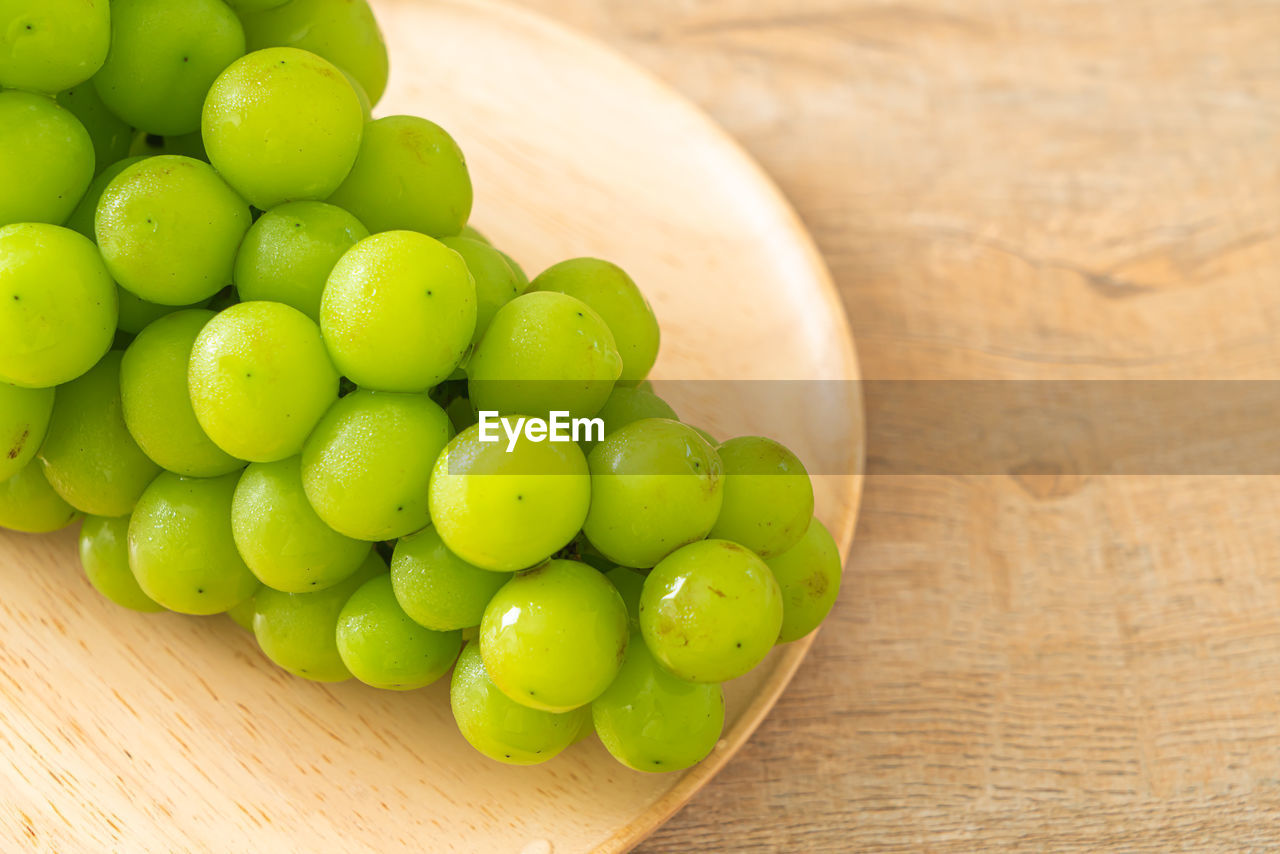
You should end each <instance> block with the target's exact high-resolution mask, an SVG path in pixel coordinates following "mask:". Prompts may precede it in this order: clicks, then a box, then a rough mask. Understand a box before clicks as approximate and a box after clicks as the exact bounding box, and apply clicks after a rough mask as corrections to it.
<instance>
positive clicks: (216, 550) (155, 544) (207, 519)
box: [129, 472, 259, 614]
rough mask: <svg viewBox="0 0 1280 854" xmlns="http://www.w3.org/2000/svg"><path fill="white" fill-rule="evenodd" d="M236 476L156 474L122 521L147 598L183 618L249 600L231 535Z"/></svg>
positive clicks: (251, 584)
mask: <svg viewBox="0 0 1280 854" xmlns="http://www.w3.org/2000/svg"><path fill="white" fill-rule="evenodd" d="M239 478H240V475H239V474H236V473H232V474H225V475H223V476H222V477H209V478H197V477H181V476H179V475H176V474H173V473H172V472H162V473H161V474H160V476H159V477H157V478H156V479H155V480H154V481H152V482H151V485H150V486H148V487H147V490H146V492H144V493H142V498H140V499H139V500H138V506H137V507H135V508H134V510H133V518H131V519H130V520H129V567H130V568H131V569H132V570H133V575H134V577H135V578H137V579H138V585H139V586H140V587H141V588H142V590H143V592H145V593H146V594H147V595H148V596H150V597H151V598H152V599H154V600H155V601H156V602H158V603H159V604H161V605H163V606H164V607H166V608H168V609H169V610H170V611H177V612H179V613H182V614H220V613H222V612H223V611H226V610H227V609H228V608H231V607H233V606H235V605H238V604H240V603H241V602H243V601H244V600H245V599H248V598H249V597H250V596H252V595H254V591H256V590H257V589H258V586H259V585H258V579H256V578H254V577H253V573H252V572H250V571H249V567H247V566H245V563H244V561H243V560H242V559H241V558H240V553H239V552H238V551H236V543H235V539H234V538H233V537H232V536H231V499H232V496H233V495H234V493H235V489H236V481H237V480H239Z"/></svg>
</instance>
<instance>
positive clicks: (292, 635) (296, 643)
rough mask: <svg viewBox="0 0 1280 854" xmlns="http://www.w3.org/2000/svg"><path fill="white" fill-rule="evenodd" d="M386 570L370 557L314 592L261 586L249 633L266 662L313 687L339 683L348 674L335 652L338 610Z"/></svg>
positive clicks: (373, 553)
mask: <svg viewBox="0 0 1280 854" xmlns="http://www.w3.org/2000/svg"><path fill="white" fill-rule="evenodd" d="M386 571H387V565H386V564H385V563H383V560H382V558H380V557H378V553H377V552H376V551H371V552H369V555H368V557H366V558H365V559H364V563H362V564H360V568H359V569H357V570H356V571H355V572H354V573H353V574H352V575H351V576H349V577H348V578H346V579H344V580H342V581H340V582H338V583H337V584H335V585H334V586H332V587H329V588H326V589H324V590H320V591H317V592H315V593H281V592H280V591H279V590H272V589H271V588H270V587H263V588H262V589H261V590H259V591H258V592H257V594H256V595H255V596H254V597H253V634H254V637H256V638H257V639H258V646H260V647H261V648H262V651H263V652H264V653H266V656H267V658H269V659H271V660H272V661H274V662H275V663H276V664H277V665H278V666H280V667H282V668H283V669H285V670H287V671H289V672H290V673H292V674H293V675H295V676H301V677H303V678H304V679H312V680H314V681H316V682H343V681H345V680H347V679H350V678H351V671H350V670H348V669H347V666H346V665H345V664H343V663H342V656H341V654H340V653H339V652H338V638H337V633H338V616H339V615H340V614H341V613H342V606H344V605H346V604H347V600H348V599H350V598H351V594H352V593H355V592H356V591H357V590H359V589H360V587H361V586H362V585H363V584H364V583H365V582H366V581H368V580H369V579H371V578H374V577H377V576H381V575H384V574H385V573H386Z"/></svg>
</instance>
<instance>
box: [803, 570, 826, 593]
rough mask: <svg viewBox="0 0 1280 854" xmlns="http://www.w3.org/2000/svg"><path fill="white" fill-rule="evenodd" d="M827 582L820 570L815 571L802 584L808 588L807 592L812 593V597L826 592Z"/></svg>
mask: <svg viewBox="0 0 1280 854" xmlns="http://www.w3.org/2000/svg"><path fill="white" fill-rule="evenodd" d="M828 584H829V582H828V581H827V577H826V576H825V575H823V574H822V573H821V572H815V573H814V574H813V575H811V576H809V577H808V578H807V579H806V580H805V583H804V586H805V587H808V588H809V592H810V593H812V594H813V596H814V598H818V597H820V596H822V594H824V593H826V592H827V585H828Z"/></svg>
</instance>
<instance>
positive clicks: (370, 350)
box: [320, 231, 476, 391]
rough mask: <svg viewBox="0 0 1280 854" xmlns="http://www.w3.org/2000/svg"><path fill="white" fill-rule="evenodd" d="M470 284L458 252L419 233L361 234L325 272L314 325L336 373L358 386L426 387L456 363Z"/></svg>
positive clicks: (469, 321) (466, 338)
mask: <svg viewBox="0 0 1280 854" xmlns="http://www.w3.org/2000/svg"><path fill="white" fill-rule="evenodd" d="M475 326H476V287H475V282H474V281H473V280H472V278H471V274H470V273H469V272H467V265H466V264H465V263H464V262H463V260H462V257H461V256H459V255H458V253H456V252H454V251H453V250H451V249H449V248H447V247H446V246H444V245H443V244H441V243H440V242H439V241H438V240H433V239H432V238H430V237H427V236H425V235H422V234H414V233H413V232H408V231H393V232H388V233H385V234H375V235H373V236H372V237H366V238H365V239H364V240H361V241H360V242H359V243H357V244H356V245H355V246H353V247H351V248H350V249H349V250H347V252H346V254H344V255H343V256H342V258H341V259H339V260H338V263H337V265H336V266H335V267H334V268H333V272H332V273H330V274H329V281H328V284H326V285H325V289H324V296H323V298H322V299H321V301H320V329H321V331H322V332H324V340H325V343H326V344H327V345H328V346H329V353H330V354H331V355H332V356H333V361H334V363H335V364H337V366H338V369H339V370H341V371H342V374H343V375H344V376H346V377H348V378H350V379H351V381H352V382H354V383H356V384H357V385H359V386H362V387H364V388H373V389H378V390H380V391H425V390H426V389H428V388H430V387H431V386H434V385H436V384H438V383H440V382H442V381H443V380H445V379H447V378H448V377H449V375H450V374H451V373H452V372H453V370H454V368H456V367H457V366H458V362H460V361H461V360H462V356H463V355H464V354H465V353H466V350H467V347H468V346H469V345H470V343H471V334H472V332H474V331H475Z"/></svg>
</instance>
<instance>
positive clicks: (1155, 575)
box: [521, 0, 1280, 854]
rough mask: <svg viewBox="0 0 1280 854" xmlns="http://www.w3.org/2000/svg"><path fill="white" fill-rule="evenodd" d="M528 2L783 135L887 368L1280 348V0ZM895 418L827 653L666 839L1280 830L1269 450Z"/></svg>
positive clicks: (740, 126)
mask: <svg viewBox="0 0 1280 854" xmlns="http://www.w3.org/2000/svg"><path fill="white" fill-rule="evenodd" d="M521 2H523V3H524V4H525V5H528V6H530V7H532V8H535V9H537V10H538V11H541V12H543V13H545V14H548V15H550V16H552V17H554V18H557V19H559V20H561V21H563V22H566V23H568V24H570V25H573V26H576V27H578V28H580V29H582V30H585V31H587V32H589V33H592V34H594V35H595V36H597V37H599V38H601V39H603V40H604V41H606V42H608V43H611V44H613V45H614V46H616V47H617V48H618V49H619V50H621V51H622V52H623V53H625V54H627V55H629V56H631V57H632V58H634V59H635V60H637V61H638V62H639V63H641V64H643V65H645V66H647V67H649V68H650V69H652V70H653V71H654V72H656V73H657V74H658V75H659V76H660V77H662V78H665V79H666V80H667V81H669V82H670V83H671V84H673V85H674V86H675V87H676V88H678V89H679V90H681V91H683V92H684V93H685V94H687V95H688V96H689V97H690V98H692V99H693V100H694V101H696V102H698V103H699V104H701V105H702V106H703V107H704V108H706V109H707V110H708V111H709V112H710V113H711V114H713V115H714V116H715V117H716V118H717V119H718V120H719V121H720V122H721V123H722V124H723V125H724V126H725V127H727V128H728V129H729V131H730V132H732V133H733V134H735V135H736V136H737V137H738V138H739V139H740V140H741V141H742V143H743V144H744V145H745V146H746V147H747V148H748V149H749V150H750V151H751V152H752V153H753V154H754V155H755V156H756V157H757V158H758V159H759V160H760V161H761V162H762V163H763V164H764V166H765V167H766V168H767V169H768V170H769V171H770V172H771V173H772V174H773V175H774V176H775V178H776V180H777V181H778V182H779V184H780V185H781V187H782V188H783V190H784V191H785V192H786V193H787V194H788V195H789V196H790V198H791V199H792V200H793V202H794V203H795V205H796V207H797V209H798V210H799V212H800V214H801V216H802V217H803V218H804V219H805V220H806V222H807V223H808V225H809V226H810V228H811V229H812V231H813V233H814V235H815V236H816V238H817V240H818V243H819V244H820V246H821V248H822V249H823V251H824V252H825V254H826V257H827V259H828V261H829V263H830V265H831V268H832V270H833V272H834V274H835V277H836V280H837V282H838V283H839V286H840V289H841V292H842V294H843V297H844V301H845V306H846V308H847V310H848V313H849V317H850V319H851V321H852V325H853V329H854V331H855V334H856V336H857V345H858V350H859V355H860V357H861V359H862V365H863V369H864V373H865V375H866V376H867V377H869V378H880V379H902V378H927V379H968V378H984V379H989V378H1016V379H1058V378H1073V379H1099V378H1108V379H1110V378H1124V379H1145V378H1160V379H1171V378H1196V379H1207V378H1244V377H1247V378H1267V379H1270V378H1275V377H1276V376H1277V374H1280V336H1277V334H1276V332H1277V330H1278V329H1280V277H1278V276H1277V271H1278V270H1280V254H1278V253H1280V49H1277V44H1280V4H1277V3H1274V2H1272V3H1265V2H1247V0H1179V2H1169V0H1074V2H1067V0H912V2H898V0H648V2H645V3H618V2H612V0H521ZM873 417H874V412H873ZM869 454H870V469H871V471H872V473H873V476H872V477H869V478H868V481H867V487H866V494H865V500H864V505H863V511H862V518H861V522H860V525H859V529H858V538H857V541H856V544H855V547H854V550H853V556H852V560H851V561H850V565H849V567H848V569H847V570H846V575H845V579H846V581H845V588H844V592H843V595H842V599H841V601H840V603H839V605H838V606H837V609H836V611H835V613H834V615H833V617H832V618H831V620H830V622H829V623H828V624H827V627H826V628H825V629H824V631H823V633H822V635H821V637H820V638H819V639H818V642H817V644H816V646H815V647H814V650H813V653H812V654H811V656H810V658H809V660H808V661H807V663H806V664H805V665H804V667H803V668H802V670H801V671H800V674H799V675H798V677H797V678H796V680H795V682H794V683H793V685H792V686H791V688H790V690H789V691H788V693H787V694H786V695H785V697H784V698H783V700H782V701H781V702H780V703H779V705H778V706H777V708H776V709H775V710H774V712H773V714H772V715H771V716H770V718H769V719H768V721H767V722H766V723H765V724H764V726H763V727H762V728H761V730H760V731H759V733H758V734H757V736H756V737H755V739H754V740H753V741H752V742H751V743H750V744H749V745H748V746H747V747H746V748H745V749H744V750H743V751H742V753H741V754H739V756H738V757H737V758H736V759H735V760H734V761H733V762H732V763H731V764H730V765H729V766H728V767H727V768H726V770H725V771H724V772H723V773H722V774H721V775H720V776H719V777H718V778H717V779H716V780H715V781H714V782H713V783H712V784H711V785H710V786H709V787H708V788H707V789H706V790H704V791H703V792H702V793H701V794H700V795H699V796H698V797H697V798H695V799H694V801H693V802H692V803H691V804H690V805H689V806H688V807H687V808H686V809H685V810H684V811H683V812H681V813H680V814H679V815H678V816H677V817H676V818H675V819H674V820H672V822H671V823H670V824H669V825H667V826H666V827H665V828H664V829H662V830H661V831H660V832H659V833H658V834H657V835H656V836H654V837H653V838H652V839H651V840H650V841H648V842H647V843H645V844H644V845H643V846H642V848H641V849H640V850H642V851H644V852H649V854H657V852H687V851H691V850H692V851H725V852H728V851H733V852H742V851H787V852H797V851H836V850H840V851H844V850H853V849H859V850H890V849H912V850H934V851H951V850H955V851H969V850H977V849H991V848H1019V849H1025V850H1033V851H1042V850H1080V851H1091V850H1098V849H1102V848H1106V849H1124V850H1151V851H1168V850H1173V849H1184V850H1185V849H1194V850H1232V851H1234V850H1244V849H1247V848H1251V847H1252V848H1255V849H1262V848H1274V847H1276V846H1277V845H1280V783H1278V780H1280V490H1278V489H1277V484H1276V482H1275V480H1274V479H1273V478H1268V477H1210V476H1159V477H1157V476H1145V477H1144V476H1132V477H1129V476H1126V477H1101V476H1095V475H1091V474H1088V473H1078V472H1072V471H1070V470H1065V471H1060V472H1058V473H1057V474H1054V475H1033V476H1028V475H1026V474H1022V473H1018V472H1014V473H1006V474H991V475H983V476H885V475H882V476H875V475H874V472H875V471H876V467H877V459H876V447H875V446H874V445H872V446H871V447H870V448H869Z"/></svg>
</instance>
